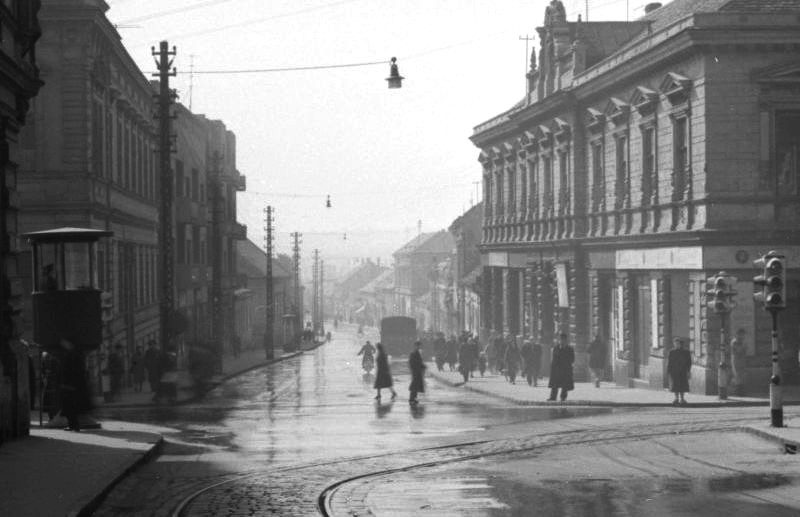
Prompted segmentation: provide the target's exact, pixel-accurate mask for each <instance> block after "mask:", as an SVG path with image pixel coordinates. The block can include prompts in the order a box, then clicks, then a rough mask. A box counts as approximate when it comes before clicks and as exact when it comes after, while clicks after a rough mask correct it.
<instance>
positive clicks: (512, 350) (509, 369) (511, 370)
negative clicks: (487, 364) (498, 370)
mask: <svg viewBox="0 0 800 517" xmlns="http://www.w3.org/2000/svg"><path fill="white" fill-rule="evenodd" d="M503 362H504V363H505V365H506V376H507V377H508V382H510V383H511V384H516V383H517V372H518V371H519V366H520V363H521V362H522V357H521V356H520V353H519V348H517V341H516V339H512V340H511V343H509V345H508V348H506V357H505V361H503Z"/></svg>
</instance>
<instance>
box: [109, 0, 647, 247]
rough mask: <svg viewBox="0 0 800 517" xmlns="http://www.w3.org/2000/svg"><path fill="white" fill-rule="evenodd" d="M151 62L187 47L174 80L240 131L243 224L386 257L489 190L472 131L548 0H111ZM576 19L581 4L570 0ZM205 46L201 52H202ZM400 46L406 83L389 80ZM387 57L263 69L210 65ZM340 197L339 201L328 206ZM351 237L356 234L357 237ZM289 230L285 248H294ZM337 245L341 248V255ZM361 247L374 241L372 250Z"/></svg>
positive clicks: (516, 93)
mask: <svg viewBox="0 0 800 517" xmlns="http://www.w3.org/2000/svg"><path fill="white" fill-rule="evenodd" d="M108 3H109V5H110V6H111V9H110V10H109V12H108V16H109V18H110V19H111V21H112V22H113V23H115V24H118V25H119V30H120V33H121V34H122V37H123V43H124V44H125V46H126V47H127V49H128V51H129V52H130V53H131V55H132V56H133V58H134V59H136V61H137V62H138V63H139V65H140V67H141V68H142V70H143V71H145V72H147V73H150V72H152V71H153V70H154V64H153V59H152V57H151V56H150V47H151V45H156V46H157V44H158V42H159V41H160V40H163V39H166V40H168V41H169V43H170V46H172V45H175V46H176V47H177V51H178V55H177V58H176V60H175V65H176V66H177V68H178V71H179V73H181V74H180V75H179V76H178V77H177V78H176V79H175V82H174V85H175V86H176V87H177V88H178V90H179V93H180V95H181V100H182V102H183V103H184V104H186V105H187V106H188V105H189V101H190V95H189V91H190V88H189V85H190V75H189V74H188V72H189V71H190V69H191V63H192V60H193V62H194V70H195V71H196V72H197V73H196V74H194V75H193V76H192V77H191V82H192V85H193V86H192V94H191V104H192V111H194V112H195V113H203V114H205V115H207V116H209V117H210V118H218V119H221V120H223V121H224V122H225V124H226V125H227V127H228V128H229V129H231V130H232V131H234V132H235V133H236V136H237V141H238V156H237V159H238V168H239V170H240V171H241V173H242V174H244V175H245V176H247V192H246V193H244V194H240V195H239V220H240V221H241V222H242V223H244V224H246V225H247V226H248V235H249V236H250V238H251V240H253V241H254V242H256V243H258V244H261V243H262V239H263V230H262V228H263V208H264V207H265V206H266V205H267V204H271V205H272V206H274V207H275V210H276V229H277V231H278V232H281V234H285V233H286V232H292V231H300V232H303V233H304V247H306V249H310V248H315V247H319V248H321V249H323V253H325V248H328V253H329V254H339V255H342V254H352V255H359V256H365V255H373V256H374V254H376V253H377V252H372V251H371V249H372V248H374V244H376V243H377V242H376V241H377V240H378V239H376V236H375V233H374V232H375V231H379V232H380V233H381V237H382V238H381V239H380V240H382V241H387V242H388V243H389V244H388V245H389V246H390V247H391V246H394V244H393V243H394V242H396V243H397V245H396V246H395V247H397V246H399V245H400V244H401V243H402V242H403V241H404V240H405V238H406V237H413V235H415V233H416V229H417V222H418V221H422V230H423V231H435V230H439V229H444V228H447V226H448V225H449V224H450V223H451V222H452V220H453V219H455V218H456V217H457V216H458V215H460V214H461V212H462V210H463V209H465V208H468V207H469V206H470V202H471V201H474V200H475V198H476V190H475V189H476V185H475V184H474V182H476V181H478V180H479V179H480V166H479V164H478V162H477V155H478V150H477V149H476V148H475V147H474V146H473V145H472V144H471V142H470V141H469V140H468V137H469V136H470V134H471V133H472V128H473V127H474V126H475V125H477V124H479V123H481V122H483V121H485V120H487V119H489V118H491V117H493V116H494V115H497V114H499V113H500V112H502V111H504V110H506V109H508V108H510V107H511V106H512V105H513V104H514V103H515V102H517V101H518V100H519V99H521V98H522V96H523V95H524V93H525V78H524V74H525V72H526V63H527V61H528V57H527V56H526V55H525V41H522V40H520V36H524V35H526V34H527V35H533V34H535V30H534V29H535V28H536V27H538V26H540V25H542V21H543V19H544V10H545V7H546V5H547V4H548V3H549V2H548V1H547V0H338V1H337V0H171V1H170V2H164V1H163V0H108ZM645 3H646V2H645V1H640V0H629V1H626V0H616V1H614V0H592V1H591V2H590V7H589V8H590V19H591V20H601V19H603V20H608V19H617V20H624V19H625V17H626V8H629V10H630V17H631V18H637V17H639V16H642V14H643V11H642V6H643V5H644V4H645ZM564 5H565V7H566V9H567V13H568V19H570V20H575V19H576V18H577V14H578V13H579V12H580V13H584V10H585V5H586V2H585V1H584V0H566V1H565V2H564ZM192 56H194V57H193V58H192ZM392 56H397V58H398V64H399V66H400V73H401V74H402V75H403V76H405V77H406V80H405V82H404V84H403V88H402V89H399V90H390V89H388V88H387V85H386V81H385V80H384V79H385V78H386V77H387V76H388V73H389V64H388V62H389V59H390V58H391V57H392ZM375 61H381V62H382V63H381V64H379V65H373V66H362V67H352V68H339V69H327V70H313V71H296V72H273V73H256V74H219V75H213V74H202V73H201V72H204V71H215V70H242V69H265V68H285V67H304V66H316V65H340V64H351V63H364V62H375ZM328 195H330V198H331V203H332V205H333V206H332V208H325V200H326V197H327V196H328ZM345 233H347V235H348V238H347V240H344V238H343V237H344V234H345ZM288 244H289V243H288V238H287V237H286V236H285V235H281V236H280V239H279V241H278V242H277V247H278V249H279V250H280V251H285V250H287V249H288ZM334 248H335V249H334ZM360 250H366V252H365V253H361V251H360Z"/></svg>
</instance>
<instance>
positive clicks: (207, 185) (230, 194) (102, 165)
mask: <svg viewBox="0 0 800 517" xmlns="http://www.w3.org/2000/svg"><path fill="white" fill-rule="evenodd" d="M107 10H108V5H107V4H106V2H104V1H103V0H44V1H43V2H42V9H41V13H40V19H41V26H42V38H41V40H40V45H41V48H40V51H39V60H40V62H41V66H42V75H43V77H44V78H45V79H46V81H47V86H46V87H45V88H43V89H42V95H41V97H39V98H38V99H36V100H35V101H34V102H33V103H32V110H31V111H32V114H31V117H30V121H31V125H30V127H29V128H27V129H26V131H25V133H24V138H23V139H22V145H23V149H24V159H23V160H22V162H21V164H20V170H21V171H23V172H24V176H21V179H22V181H20V182H19V193H20V204H21V206H22V207H23V211H22V212H21V214H20V217H19V226H20V229H21V230H22V231H25V232H29V231H39V230H45V229H51V228H55V227H63V226H74V227H80V228H93V229H102V230H109V231H112V232H113V237H111V238H109V239H105V242H101V244H100V245H99V246H98V247H97V256H96V257H95V263H96V264H97V271H98V281H99V287H100V288H101V289H103V290H104V291H106V292H108V293H110V298H109V299H110V302H111V304H112V305H113V307H112V308H111V310H110V311H109V316H108V320H107V321H105V330H104V333H105V339H104V344H105V346H104V347H102V348H101V349H100V350H99V351H98V352H97V353H92V354H90V355H89V364H88V366H89V369H90V374H91V375H92V376H93V378H94V379H96V380H97V382H98V385H97V386H96V387H95V388H96V390H99V389H100V388H102V386H101V385H100V384H99V382H100V379H101V376H100V371H101V369H102V360H103V354H104V352H105V351H107V350H108V347H110V346H113V345H121V346H122V347H123V351H124V352H123V355H124V359H125V361H126V370H127V364H128V361H129V358H130V356H131V355H132V354H133V352H134V350H135V349H136V348H137V347H141V348H142V349H145V348H146V345H147V343H148V341H150V340H154V341H156V342H158V340H159V329H160V323H159V303H158V301H159V300H158V298H159V297H158V282H157V280H158V278H159V275H160V260H159V255H160V250H159V247H158V228H159V196H160V192H159V190H160V189H159V187H158V185H159V184H160V183H159V181H160V180H159V176H158V152H159V149H158V146H157V145H158V135H157V131H158V126H157V120H156V119H154V118H153V114H154V113H155V112H156V109H155V108H156V106H155V99H154V94H155V93H157V87H156V85H155V84H154V83H151V82H150V80H149V78H148V77H146V76H145V75H144V74H143V73H142V71H141V70H140V69H139V68H138V67H137V65H136V63H135V62H134V60H133V59H132V57H131V56H130V54H129V53H128V52H127V50H126V49H125V47H124V46H123V45H122V42H121V40H120V36H119V34H118V33H117V31H116V29H115V27H114V26H113V25H112V24H111V23H110V22H109V20H108V19H107V18H106V16H105V13H106V11H107ZM173 109H174V111H175V112H176V114H177V119H176V121H175V122H174V124H173V131H174V133H175V134H176V139H175V154H173V155H172V160H171V166H172V170H171V173H172V175H173V182H174V189H173V192H174V194H175V197H174V199H173V203H172V205H173V207H172V213H171V214H169V217H171V218H172V220H173V235H172V239H173V246H172V249H173V250H174V257H172V258H173V260H174V261H175V275H174V290H175V298H174V299H175V313H174V314H175V316H174V317H173V318H172V321H174V322H175V327H174V328H173V334H174V339H173V340H172V343H170V344H169V346H172V347H174V348H175V350H174V351H175V352H177V354H178V361H179V365H183V359H184V358H185V357H186V354H185V352H186V345H187V343H190V342H191V340H194V339H196V338H197V337H198V336H207V335H209V333H210V331H211V326H210V322H211V321H213V319H212V318H211V316H212V313H213V309H214V307H215V305H214V304H213V303H212V301H213V297H212V293H211V285H212V279H213V278H214V276H215V275H217V271H219V276H220V278H221V281H220V292H221V295H220V296H219V297H218V299H217V300H218V301H217V304H216V307H218V308H219V310H220V312H221V313H222V315H223V320H222V323H221V325H220V326H221V327H222V328H223V329H224V330H223V331H222V332H221V338H220V342H219V343H218V346H220V347H223V345H227V347H228V348H229V343H230V340H229V336H231V335H232V329H233V322H234V320H235V315H234V310H235V309H234V303H233V300H234V293H235V291H236V288H237V282H238V279H237V275H236V259H235V243H236V241H237V240H239V239H243V238H245V237H246V228H245V227H244V226H242V225H240V224H239V223H238V222H236V219H235V214H236V192H238V191H241V190H243V189H244V188H245V178H244V177H243V176H242V175H241V174H240V173H239V172H238V170H237V169H236V141H235V136H234V135H233V133H232V132H231V131H229V130H228V129H227V128H226V127H225V125H224V124H223V123H222V122H220V121H216V120H209V119H206V118H205V117H203V116H202V115H194V114H192V113H190V112H189V111H188V110H187V109H185V108H184V107H182V106H180V105H175V106H174V107H173ZM215 157H216V158H215ZM216 186H219V188H218V189H217V188H216ZM212 193H215V195H214V196H211V194H212ZM216 193H218V194H216ZM214 207H216V208H217V211H216V212H215V211H214V210H213V208H214ZM215 223H218V224H217V225H216V226H215ZM215 228H216V229H217V230H218V233H217V234H215V233H213V230H214V229H215ZM212 258H216V259H218V264H219V266H218V268H215V267H214V264H215V262H214V260H212ZM28 291H30V289H28ZM27 323H28V326H30V324H31V322H30V321H28V322H27ZM159 346H166V345H165V344H159Z"/></svg>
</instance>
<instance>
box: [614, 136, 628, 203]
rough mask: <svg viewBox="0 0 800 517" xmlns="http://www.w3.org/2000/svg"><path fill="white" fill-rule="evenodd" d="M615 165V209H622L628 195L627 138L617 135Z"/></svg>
mask: <svg viewBox="0 0 800 517" xmlns="http://www.w3.org/2000/svg"><path fill="white" fill-rule="evenodd" d="M616 163H617V182H616V194H617V195H616V200H615V207H616V208H617V209H619V208H622V207H623V206H624V205H625V200H626V199H627V198H628V195H629V188H630V185H629V182H628V138H627V137H626V136H625V135H619V136H617V138H616Z"/></svg>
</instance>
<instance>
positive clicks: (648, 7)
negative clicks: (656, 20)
mask: <svg viewBox="0 0 800 517" xmlns="http://www.w3.org/2000/svg"><path fill="white" fill-rule="evenodd" d="M662 5H664V4H662V3H661V2H650V3H649V4H647V5H646V6H644V14H650V13H652V12H653V11H655V10H656V9H658V8H660V7H661V6H662Z"/></svg>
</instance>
